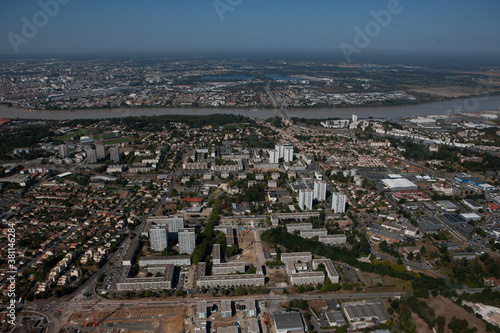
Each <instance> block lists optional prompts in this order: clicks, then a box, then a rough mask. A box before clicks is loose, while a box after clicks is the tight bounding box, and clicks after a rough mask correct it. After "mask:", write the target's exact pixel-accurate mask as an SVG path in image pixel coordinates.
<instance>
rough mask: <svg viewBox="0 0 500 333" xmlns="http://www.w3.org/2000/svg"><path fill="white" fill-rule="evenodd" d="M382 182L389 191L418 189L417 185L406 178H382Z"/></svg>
mask: <svg viewBox="0 0 500 333" xmlns="http://www.w3.org/2000/svg"><path fill="white" fill-rule="evenodd" d="M382 183H383V184H384V185H385V186H386V187H387V188H389V189H390V190H391V191H409V190H418V186H417V185H416V184H414V183H412V182H411V181H409V180H408V179H406V178H392V179H391V178H387V179H382Z"/></svg>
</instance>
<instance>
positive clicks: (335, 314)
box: [325, 311, 346, 327]
mask: <svg viewBox="0 0 500 333" xmlns="http://www.w3.org/2000/svg"><path fill="white" fill-rule="evenodd" d="M325 317H326V320H328V325H330V327H341V326H344V325H345V324H346V321H345V318H344V315H343V314H342V312H341V311H328V312H325Z"/></svg>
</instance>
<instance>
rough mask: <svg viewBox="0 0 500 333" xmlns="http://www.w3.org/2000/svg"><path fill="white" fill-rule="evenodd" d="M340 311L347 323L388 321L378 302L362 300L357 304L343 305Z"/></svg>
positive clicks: (382, 307) (383, 309)
mask: <svg viewBox="0 0 500 333" xmlns="http://www.w3.org/2000/svg"><path fill="white" fill-rule="evenodd" d="M342 309H343V310H344V313H345V314H346V317H347V320H348V321H349V322H352V323H354V322H360V321H363V322H371V323H372V324H374V323H373V320H375V321H377V322H380V323H384V322H386V321H388V320H390V317H389V315H388V314H387V312H386V311H385V308H384V305H383V304H382V302H381V301H380V300H363V301H359V302H352V303H343V304H342Z"/></svg>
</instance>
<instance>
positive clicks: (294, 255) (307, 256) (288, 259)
mask: <svg viewBox="0 0 500 333" xmlns="http://www.w3.org/2000/svg"><path fill="white" fill-rule="evenodd" d="M311 260H312V254H311V252H290V253H282V254H281V261H282V262H283V263H285V264H287V265H288V264H294V263H296V262H299V261H300V262H310V261H311Z"/></svg>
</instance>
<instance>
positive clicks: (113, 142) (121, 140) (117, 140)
mask: <svg viewBox="0 0 500 333" xmlns="http://www.w3.org/2000/svg"><path fill="white" fill-rule="evenodd" d="M128 141H130V138H119V139H113V140H104V141H101V143H102V144H106V145H112V144H115V143H122V142H128Z"/></svg>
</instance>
